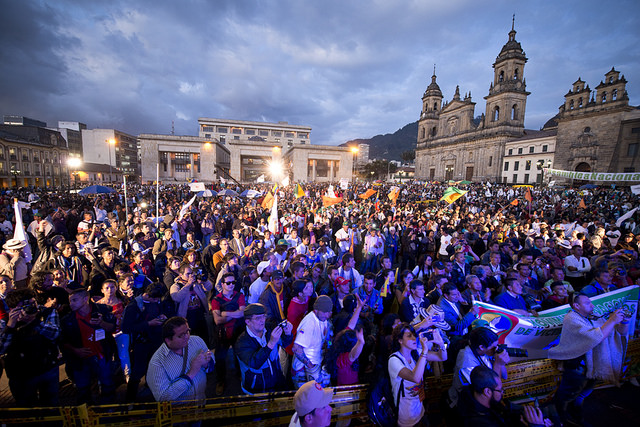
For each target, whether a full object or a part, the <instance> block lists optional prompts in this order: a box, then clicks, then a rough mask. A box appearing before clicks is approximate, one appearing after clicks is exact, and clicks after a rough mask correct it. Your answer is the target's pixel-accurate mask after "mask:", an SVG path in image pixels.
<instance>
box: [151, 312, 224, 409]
mask: <svg viewBox="0 0 640 427" xmlns="http://www.w3.org/2000/svg"><path fill="white" fill-rule="evenodd" d="M162 337H163V339H164V343H163V344H162V345H161V346H160V347H159V348H158V350H156V352H155V353H154V355H153V357H152V358H151V361H150V362H149V369H148V371H147V384H148V385H149V388H150V389H151V392H152V393H153V396H154V397H155V399H156V400H157V401H180V400H202V399H204V398H205V388H206V385H207V375H206V372H208V371H210V370H211V369H212V367H210V366H209V365H210V364H213V363H214V362H213V361H214V359H213V358H212V356H213V352H212V351H211V350H209V349H208V348H207V345H206V344H205V343H204V341H203V340H202V338H200V337H198V336H196V335H193V336H191V330H190V329H189V324H188V323H187V319H185V318H184V317H172V318H170V319H168V320H167V321H166V322H165V323H164V325H163V326H162Z"/></svg>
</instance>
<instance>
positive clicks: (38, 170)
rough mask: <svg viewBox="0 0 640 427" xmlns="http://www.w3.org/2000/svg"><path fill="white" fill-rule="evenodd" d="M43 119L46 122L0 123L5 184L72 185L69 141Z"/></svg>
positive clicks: (0, 176) (0, 175) (0, 181)
mask: <svg viewBox="0 0 640 427" xmlns="http://www.w3.org/2000/svg"><path fill="white" fill-rule="evenodd" d="M5 120H6V117H5ZM39 123H40V124H42V125H44V126H29V125H21V124H17V125H0V187H1V188H11V187H16V186H18V187H39V188H43V187H62V186H68V185H69V173H68V170H67V157H68V153H69V150H68V149H67V142H66V141H65V140H64V138H63V137H62V135H60V132H57V131H54V130H51V129H47V128H46V127H45V126H46V123H42V122H39Z"/></svg>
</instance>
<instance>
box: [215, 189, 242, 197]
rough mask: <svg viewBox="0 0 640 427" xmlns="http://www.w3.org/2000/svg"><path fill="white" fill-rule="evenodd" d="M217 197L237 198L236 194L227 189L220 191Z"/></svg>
mask: <svg viewBox="0 0 640 427" xmlns="http://www.w3.org/2000/svg"><path fill="white" fill-rule="evenodd" d="M218 196H232V197H238V193H236V192H235V191H233V190H228V189H224V190H222V191H220V192H219V193H218Z"/></svg>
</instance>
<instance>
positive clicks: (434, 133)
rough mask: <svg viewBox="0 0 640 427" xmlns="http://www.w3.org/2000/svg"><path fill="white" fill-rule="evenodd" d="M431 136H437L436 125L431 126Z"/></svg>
mask: <svg viewBox="0 0 640 427" xmlns="http://www.w3.org/2000/svg"><path fill="white" fill-rule="evenodd" d="M431 136H436V127H435V126H434V127H432V128H431Z"/></svg>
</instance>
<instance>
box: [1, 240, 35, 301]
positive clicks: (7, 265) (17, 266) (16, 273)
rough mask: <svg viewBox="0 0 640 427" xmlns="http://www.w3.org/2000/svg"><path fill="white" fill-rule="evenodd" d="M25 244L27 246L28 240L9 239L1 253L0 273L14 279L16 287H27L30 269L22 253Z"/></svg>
mask: <svg viewBox="0 0 640 427" xmlns="http://www.w3.org/2000/svg"><path fill="white" fill-rule="evenodd" d="M25 246H27V243H26V242H23V241H21V240H18V239H9V240H7V242H6V243H5V244H4V245H3V246H2V249H4V251H3V252H2V253H0V275H3V276H7V277H9V278H10V279H11V280H13V284H14V286H15V288H16V289H23V288H26V287H27V276H28V272H29V269H28V267H27V261H26V260H25V258H24V254H23V253H22V248H24V247H25Z"/></svg>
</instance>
